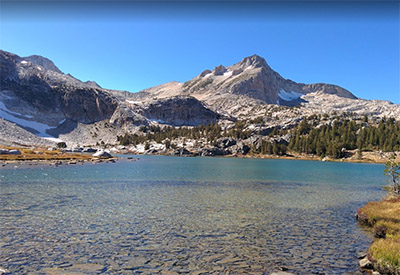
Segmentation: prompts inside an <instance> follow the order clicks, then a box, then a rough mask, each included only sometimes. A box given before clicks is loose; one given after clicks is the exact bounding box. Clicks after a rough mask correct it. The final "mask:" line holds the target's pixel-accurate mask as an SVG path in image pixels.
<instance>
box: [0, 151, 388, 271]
mask: <svg viewBox="0 0 400 275" xmlns="http://www.w3.org/2000/svg"><path fill="white" fill-rule="evenodd" d="M124 157H125V158H126V157H127V156H124ZM134 157H135V158H138V160H136V161H128V160H119V161H118V162H116V163H102V164H84V165H66V166H59V167H54V166H44V165H43V166H31V167H30V166H20V165H18V167H14V166H13V165H7V166H6V167H3V168H0V217H1V222H0V268H2V269H6V270H7V271H8V272H9V273H10V274H243V273H248V274H270V273H272V272H275V271H279V270H285V271H286V272H290V273H294V274H361V271H359V268H358V260H357V253H358V252H360V251H365V250H366V249H367V248H368V246H369V245H370V243H371V241H372V239H371V236H370V235H369V233H368V232H367V231H366V230H364V229H363V228H362V227H361V226H360V225H358V224H357V221H356V220H355V213H356V210H357V209H358V208H359V207H361V206H362V205H364V204H365V203H366V202H368V201H371V200H378V199H380V198H382V197H383V196H384V195H385V193H384V191H383V190H382V188H381V187H382V185H384V184H385V179H384V176H383V166H382V165H378V164H355V163H340V162H318V161H299V160H279V159H278V160H271V159H241V158H205V157H195V158H189V157H188V158H185V157H166V156H134Z"/></svg>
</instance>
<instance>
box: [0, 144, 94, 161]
mask: <svg viewBox="0 0 400 275" xmlns="http://www.w3.org/2000/svg"><path fill="white" fill-rule="evenodd" d="M2 148H5V149H18V150H20V151H21V155H0V160H4V161H24V160H89V159H92V156H91V155H87V154H76V153H63V152H60V151H58V150H54V151H49V150H47V149H45V148H35V149H30V148H16V147H2Z"/></svg>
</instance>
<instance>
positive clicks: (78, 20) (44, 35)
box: [0, 0, 400, 103]
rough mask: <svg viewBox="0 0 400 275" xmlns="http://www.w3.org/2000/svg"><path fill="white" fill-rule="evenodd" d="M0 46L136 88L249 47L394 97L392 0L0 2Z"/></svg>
mask: <svg viewBox="0 0 400 275" xmlns="http://www.w3.org/2000/svg"><path fill="white" fill-rule="evenodd" d="M0 5H1V6H0V18H1V19H0V23H1V26H0V48H1V49H3V50H6V51H10V52H13V53H16V54H18V55H20V56H27V55H32V54H39V55H43V56H45V57H48V58H50V59H51V60H53V61H54V62H55V64H56V65H57V66H58V67H59V68H60V69H61V70H62V71H63V72H65V73H71V74H72V75H73V76H75V77H77V78H79V79H81V80H83V81H86V80H94V81H96V82H98V83H99V84H100V85H101V86H103V87H105V88H110V89H119V90H128V91H131V92H137V91H140V90H142V89H145V88H148V87H151V86H155V85H158V84H162V83H165V82H168V81H174V80H176V81H180V82H184V81H186V80H189V79H191V78H193V77H194V76H196V75H198V74H200V73H201V72H202V71H203V70H205V69H213V68H214V67H215V66H217V65H219V64H223V65H226V66H229V65H231V64H234V63H236V62H239V61H240V60H241V59H242V58H244V57H246V56H249V55H252V54H258V55H260V56H262V57H264V58H265V59H266V61H267V62H268V64H269V65H270V66H271V67H272V68H273V69H274V70H276V71H277V72H278V73H280V74H281V75H282V76H283V77H285V78H289V79H292V80H294V81H296V82H303V83H316V82H325V83H332V84H337V85H340V86H342V87H344V88H346V89H348V90H350V91H351V92H353V93H354V94H355V95H356V96H358V97H361V98H366V99H384V100H390V101H392V102H395V103H400V65H399V64H400V4H399V2H398V1H387V2H385V1H380V2H373V1H355V2H346V1H336V2H327V1H306V2H290V1H282V2H273V1H265V2H262V1H258V2H244V1H243V2H242V1H235V2H228V1H221V2H205V1H201V2H194V1H186V2H169V1H161V2H155V1H148V2H135V1H126V0H125V1H121V2H119V1H104V0H103V1H94V0H92V1H85V2H83V1H53V2H51V1H44V2H38V1H33V0H31V1H24V2H20V1H9V2H7V1H1V2H0Z"/></svg>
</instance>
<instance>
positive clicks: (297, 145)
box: [118, 115, 400, 159]
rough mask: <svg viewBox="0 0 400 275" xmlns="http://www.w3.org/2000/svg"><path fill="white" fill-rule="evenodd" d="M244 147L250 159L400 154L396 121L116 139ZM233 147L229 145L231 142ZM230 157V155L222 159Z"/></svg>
mask: <svg viewBox="0 0 400 275" xmlns="http://www.w3.org/2000/svg"><path fill="white" fill-rule="evenodd" d="M227 138H228V139H229V140H231V141H232V142H231V144H236V142H237V141H241V142H243V143H244V144H245V145H247V146H248V147H249V148H250V150H249V151H248V152H249V153H250V154H255V155H260V154H261V155H291V154H308V155H315V156H319V157H325V156H328V157H331V158H334V159H338V158H343V157H346V154H347V152H348V151H349V150H355V149H357V150H355V152H357V154H358V155H359V156H360V157H361V154H362V152H365V151H384V152H390V151H400V121H396V120H395V119H393V118H383V119H381V120H379V121H377V120H374V121H369V119H368V117H354V116H351V115H341V116H334V117H329V116H328V115H323V116H321V115H313V116H310V117H305V118H302V120H301V121H300V123H297V124H296V125H292V126H290V127H280V126H276V127H269V128H265V127H264V118H263V117H259V118H257V119H254V120H249V121H243V120H241V121H236V122H235V123H234V124H233V125H231V126H230V127H224V128H223V127H222V126H221V125H219V124H217V123H216V124H210V125H200V126H197V127H171V126H159V125H153V126H142V127H141V128H140V131H139V132H138V133H136V134H125V135H123V136H118V141H119V143H120V144H121V145H125V146H127V145H133V146H136V145H139V144H144V145H145V150H148V149H150V145H151V144H152V143H158V144H163V145H164V146H165V149H176V148H177V147H179V144H180V146H181V147H185V145H186V144H185V141H194V145H193V147H204V146H208V147H218V148H220V149H223V150H227V149H229V148H228V147H225V146H222V147H221V145H220V144H221V141H224V140H227ZM233 141H234V142H233ZM189 150H190V148H189ZM222 154H224V155H225V154H229V152H226V153H222Z"/></svg>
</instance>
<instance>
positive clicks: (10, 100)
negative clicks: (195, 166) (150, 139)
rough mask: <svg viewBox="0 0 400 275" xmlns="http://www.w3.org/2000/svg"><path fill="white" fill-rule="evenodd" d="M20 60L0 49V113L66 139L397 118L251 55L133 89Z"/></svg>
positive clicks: (386, 107) (394, 110) (397, 111)
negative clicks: (346, 116) (325, 117)
mask: <svg viewBox="0 0 400 275" xmlns="http://www.w3.org/2000/svg"><path fill="white" fill-rule="evenodd" d="M28 58H29V59H30V60H31V61H28V60H26V59H25V58H24V57H19V56H17V55H15V54H13V53H9V52H5V51H0V61H1V62H0V69H1V70H0V84H1V92H0V117H1V118H3V119H5V120H8V121H10V122H11V123H15V124H16V127H22V128H24V129H26V130H28V131H30V132H31V133H33V134H35V135H38V136H42V137H47V138H58V139H62V140H66V141H68V142H70V143H74V144H77V143H80V144H94V143H98V142H100V141H103V142H108V143H114V142H116V140H115V139H116V136H117V135H121V134H124V133H127V132H128V133H134V132H136V131H138V130H139V129H140V126H143V125H145V126H146V125H147V126H148V125H170V126H175V127H176V126H198V125H200V124H210V123H213V124H215V123H218V124H221V125H224V127H228V128H229V127H231V126H232V125H233V124H232V123H235V121H237V120H252V119H256V118H258V117H264V118H265V120H266V121H267V124H266V127H275V126H280V127H292V126H291V125H296V124H298V123H299V121H300V120H301V119H302V118H303V117H306V116H310V115H314V114H325V113H328V114H334V113H342V112H344V113H356V114H358V115H367V116H372V117H384V116H392V117H395V118H399V117H400V105H396V104H390V103H388V102H385V101H369V100H363V99H359V98H357V97H356V96H355V95H353V94H352V93H351V92H349V91H348V90H346V89H344V88H342V87H340V86H337V85H333V84H325V83H314V84H304V83H297V82H294V81H292V80H290V79H285V78H283V77H282V76H281V75H280V74H279V73H277V72H275V71H274V70H273V69H271V68H270V66H269V65H268V63H267V62H266V60H265V59H264V58H262V57H261V56H259V55H252V56H248V57H245V58H243V59H242V60H241V61H239V62H238V63H235V64H233V65H231V66H227V67H225V66H224V65H218V66H215V67H214V69H213V70H204V71H203V72H201V73H200V74H199V75H198V76H196V77H194V78H193V79H191V80H188V81H186V82H185V83H180V82H176V81H172V82H168V83H164V84H161V85H158V86H155V87H150V88H148V89H145V90H142V91H140V92H138V93H129V92H126V91H118V90H110V89H103V88H101V87H100V86H99V85H98V84H97V83H96V82H92V81H87V82H82V81H80V80H79V79H77V78H75V77H73V76H72V75H70V74H64V73H63V72H62V71H61V70H60V69H58V67H57V66H56V65H55V64H54V63H53V62H52V61H51V60H49V59H47V58H45V57H41V56H30V57H28ZM41 64H42V65H41ZM271 117H273V119H271ZM7 125H9V124H7ZM8 136H12V135H8ZM79 139H83V140H82V141H80V140H79Z"/></svg>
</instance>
